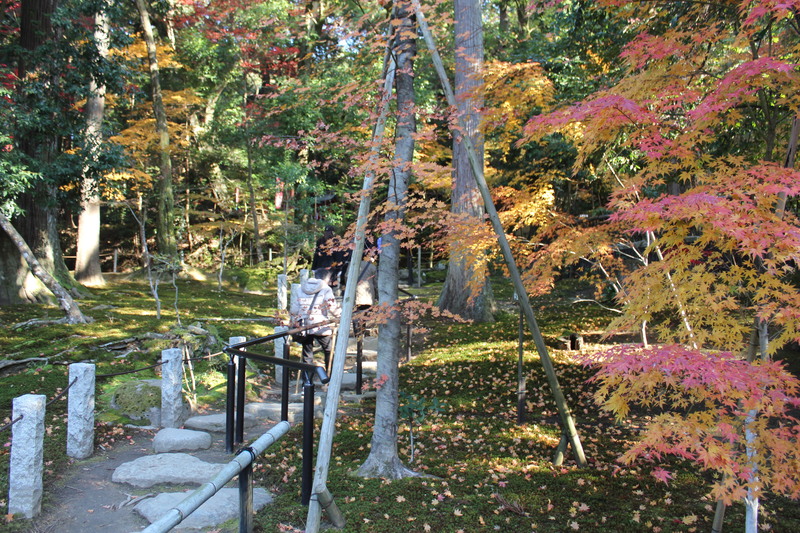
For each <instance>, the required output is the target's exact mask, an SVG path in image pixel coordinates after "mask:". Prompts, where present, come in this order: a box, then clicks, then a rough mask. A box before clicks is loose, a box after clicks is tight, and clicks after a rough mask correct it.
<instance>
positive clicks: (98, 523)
mask: <svg viewBox="0 0 800 533" xmlns="http://www.w3.org/2000/svg"><path fill="white" fill-rule="evenodd" d="M153 434H154V432H152V431H137V432H135V433H133V435H132V439H130V440H127V441H123V442H118V443H117V444H116V445H115V446H114V447H113V448H111V449H109V450H106V451H99V452H95V455H94V456H93V457H91V458H90V459H87V460H85V461H78V462H76V463H75V464H74V465H72V466H71V467H70V469H69V471H68V472H67V473H66V475H65V476H64V478H63V479H62V480H60V481H59V483H58V485H57V486H51V487H47V488H46V489H45V496H44V503H43V506H42V514H40V515H39V516H38V517H37V518H36V519H34V520H33V522H32V529H31V533H112V532H113V533H129V532H133V531H141V530H142V529H144V528H145V527H147V525H148V522H147V520H145V519H144V518H142V517H141V516H140V515H139V514H138V513H136V512H135V511H134V509H133V508H134V507H135V505H136V503H138V502H139V501H140V500H138V499H137V500H135V501H133V499H134V498H141V497H143V496H146V495H148V494H152V495H153V496H155V495H157V494H159V493H160V492H162V491H163V490H168V491H178V490H181V488H179V487H172V488H169V487H168V488H166V489H164V487H157V488H150V489H141V488H136V487H132V486H130V485H126V484H121V483H113V482H112V481H111V476H112V474H113V473H114V470H115V469H116V468H117V467H118V466H119V465H121V464H123V463H126V462H129V461H133V460H134V459H137V458H139V457H142V456H144V455H152V454H153V447H152V438H153ZM212 437H213V439H214V442H213V445H212V447H211V449H210V450H205V451H202V452H192V455H194V456H195V457H197V458H199V459H202V460H204V461H208V462H212V463H227V462H228V461H230V459H231V456H230V455H229V454H227V453H225V451H224V450H225V444H224V436H220V435H216V434H212ZM188 488H191V487H188Z"/></svg>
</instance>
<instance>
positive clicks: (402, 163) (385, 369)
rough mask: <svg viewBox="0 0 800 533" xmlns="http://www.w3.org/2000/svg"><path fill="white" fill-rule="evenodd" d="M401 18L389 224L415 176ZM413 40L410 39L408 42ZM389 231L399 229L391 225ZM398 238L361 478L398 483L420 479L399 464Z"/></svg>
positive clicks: (384, 292)
mask: <svg viewBox="0 0 800 533" xmlns="http://www.w3.org/2000/svg"><path fill="white" fill-rule="evenodd" d="M397 18H398V19H400V20H401V24H400V27H399V28H398V29H397V31H398V35H399V37H398V40H397V44H396V48H395V51H396V57H397V83H396V92H397V132H396V139H395V159H394V164H393V171H392V176H391V178H390V182H389V197H388V199H387V202H388V204H389V211H388V212H387V214H386V220H387V222H396V221H400V222H401V221H402V220H403V218H404V217H405V204H406V193H407V191H408V183H409V178H410V176H411V162H412V159H413V155H414V133H415V131H416V121H415V116H416V115H415V113H416V112H415V109H414V105H415V103H414V77H413V67H414V55H415V54H416V41H415V39H414V36H415V35H416V30H415V25H416V20H415V17H414V16H413V9H412V7H411V5H410V3H409V2H407V1H400V2H397ZM409 37H410V38H409ZM390 227H393V228H394V227H395V225H394V224H391V225H390ZM400 244H401V243H400V238H399V236H398V232H397V231H396V230H392V231H390V232H388V233H385V234H384V235H383V236H382V247H381V257H380V263H379V265H378V298H379V304H380V305H381V306H382V307H386V308H393V310H392V313H391V318H389V319H388V320H387V321H386V322H385V323H384V324H381V326H380V327H379V331H378V370H377V372H378V380H379V381H380V382H381V386H380V387H379V388H378V392H377V399H376V405H375V425H374V427H373V431H372V446H371V448H370V453H369V456H368V457H367V459H366V461H364V464H362V465H361V467H360V468H359V469H358V475H360V476H362V477H381V478H388V479H399V478H403V477H410V476H418V475H419V474H418V473H416V472H414V471H413V470H410V469H409V468H407V467H406V466H404V465H403V463H402V462H401V461H400V458H399V456H398V454H397V425H398V418H397V410H398V396H399V374H400V372H399V365H400V339H401V333H402V323H401V315H400V312H399V310H398V309H397V306H398V298H397V297H398V291H397V287H398V279H399V271H400Z"/></svg>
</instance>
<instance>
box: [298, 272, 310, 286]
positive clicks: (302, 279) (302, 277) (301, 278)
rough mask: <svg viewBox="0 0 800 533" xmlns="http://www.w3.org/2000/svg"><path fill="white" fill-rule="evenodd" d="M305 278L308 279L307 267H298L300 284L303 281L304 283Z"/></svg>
mask: <svg viewBox="0 0 800 533" xmlns="http://www.w3.org/2000/svg"><path fill="white" fill-rule="evenodd" d="M307 279H308V269H307V268H301V269H300V284H301V285H302V284H303V283H305V282H306V280H307Z"/></svg>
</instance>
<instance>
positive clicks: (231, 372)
mask: <svg viewBox="0 0 800 533" xmlns="http://www.w3.org/2000/svg"><path fill="white" fill-rule="evenodd" d="M233 357H234V356H233V354H230V357H229V359H228V388H227V391H226V392H227V400H226V404H225V451H226V452H228V453H233V415H234V412H233V411H234V407H235V405H236V366H235V365H234V363H233Z"/></svg>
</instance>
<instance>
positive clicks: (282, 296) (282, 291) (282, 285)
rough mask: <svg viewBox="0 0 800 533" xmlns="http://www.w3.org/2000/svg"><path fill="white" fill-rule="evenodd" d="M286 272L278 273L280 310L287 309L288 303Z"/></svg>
mask: <svg viewBox="0 0 800 533" xmlns="http://www.w3.org/2000/svg"><path fill="white" fill-rule="evenodd" d="M287 283H288V282H287V281H286V274H278V311H285V310H286V304H287V299H286V296H287V290H286V288H287V286H288V285H287Z"/></svg>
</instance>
